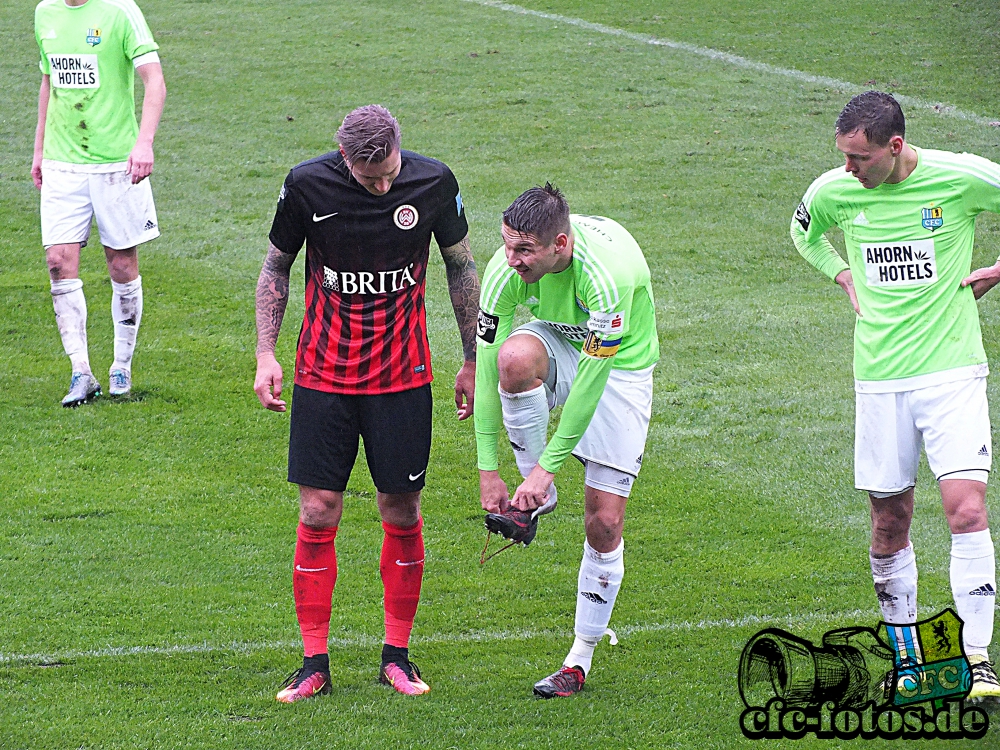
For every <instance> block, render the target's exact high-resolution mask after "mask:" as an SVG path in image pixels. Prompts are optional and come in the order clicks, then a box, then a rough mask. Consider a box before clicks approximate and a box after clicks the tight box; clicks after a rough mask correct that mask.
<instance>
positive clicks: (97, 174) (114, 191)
mask: <svg viewBox="0 0 1000 750" xmlns="http://www.w3.org/2000/svg"><path fill="white" fill-rule="evenodd" d="M91 166H93V167H95V168H96V169H105V170H106V171H92V170H91V169H89V168H90V167H91ZM112 168H113V169H112ZM41 215H42V245H44V246H45V247H50V246H52V245H63V244H70V243H74V242H79V243H80V244H81V245H86V244H87V240H88V239H89V237H90V223H91V219H93V218H94V217H95V216H96V217H97V231H98V233H99V234H100V237H101V244H102V245H104V246H105V247H109V248H112V249H114V250H125V249H127V248H130V247H135V246H136V245H141V244H142V243H143V242H148V241H149V240H152V239H155V238H156V237H159V236H160V229H159V225H158V223H157V221H156V207H155V206H154V205H153V190H152V188H151V187H150V184H149V178H148V177H147V178H146V179H145V180H143V181H142V182H140V183H139V184H137V185H133V184H132V177H131V176H130V175H129V174H128V173H127V172H125V163H121V164H98V165H79V164H64V163H62V162H52V161H49V160H45V161H43V162H42V204H41Z"/></svg>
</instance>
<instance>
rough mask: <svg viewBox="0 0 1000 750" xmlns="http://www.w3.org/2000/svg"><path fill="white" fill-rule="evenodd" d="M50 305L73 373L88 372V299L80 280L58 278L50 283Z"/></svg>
mask: <svg viewBox="0 0 1000 750" xmlns="http://www.w3.org/2000/svg"><path fill="white" fill-rule="evenodd" d="M52 307H54V308H55V311H56V325H57V326H58V327H59V336H60V337H61V338H62V343H63V349H65V350H66V355H67V356H68V357H69V361H70V362H71V363H72V365H73V372H83V373H87V374H90V355H89V354H88V353H87V299H86V297H84V296H83V282H82V281H80V279H60V280H59V281H53V282H52Z"/></svg>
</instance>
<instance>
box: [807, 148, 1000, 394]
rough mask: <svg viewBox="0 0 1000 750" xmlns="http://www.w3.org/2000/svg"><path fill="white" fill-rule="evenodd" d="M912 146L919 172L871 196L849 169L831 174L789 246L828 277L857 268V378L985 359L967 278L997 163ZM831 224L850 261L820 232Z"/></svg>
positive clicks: (999, 189) (994, 190)
mask: <svg viewBox="0 0 1000 750" xmlns="http://www.w3.org/2000/svg"><path fill="white" fill-rule="evenodd" d="M915 150H916V152H917V166H916V168H915V169H914V170H913V172H912V173H911V174H910V175H909V176H908V177H907V178H906V179H905V180H903V181H902V182H899V183H897V184H895V185H890V184H882V185H879V186H878V187H877V188H874V189H871V190H869V189H866V188H864V187H862V185H861V183H860V182H858V180H857V178H855V177H854V176H853V175H852V174H850V173H849V172H846V171H845V170H844V169H843V168H839V169H834V170H831V171H829V172H827V173H826V174H824V175H822V176H821V177H820V178H818V179H817V180H816V181H815V182H813V184H812V185H811V186H810V188H809V190H807V191H806V194H805V197H804V198H803V199H802V203H800V204H799V207H798V209H797V210H796V212H795V216H794V218H793V219H792V226H791V233H792V240H793V241H794V243H795V247H796V248H797V249H798V251H799V252H800V253H801V254H802V256H803V257H804V258H805V259H806V260H808V261H809V262H810V263H812V264H813V265H814V266H816V268H818V269H819V270H820V271H822V272H823V273H825V274H826V275H827V276H829V277H830V278H831V279H832V278H834V277H836V276H837V274H839V273H840V272H841V271H843V270H845V269H846V268H848V267H850V269H851V275H852V276H853V277H854V286H855V289H856V290H857V295H858V304H859V306H860V308H861V315H860V316H859V317H858V318H857V320H856V322H855V327H854V377H855V379H856V380H858V381H861V382H872V383H875V382H878V381H895V380H899V379H904V378H914V377H917V376H922V375H931V374H933V373H942V372H944V371H946V370H951V369H955V368H960V367H968V366H972V365H981V364H984V363H985V362H986V352H985V350H984V349H983V341H982V335H981V333H980V330H979V312H978V310H977V308H976V301H975V298H974V297H973V294H972V288H971V287H964V288H963V287H962V285H961V282H962V279H964V278H965V277H966V276H968V275H969V273H970V271H971V265H972V248H973V243H974V239H975V222H976V216H978V215H979V214H980V213H981V212H983V211H993V212H1000V166H998V165H996V164H994V163H993V162H991V161H989V160H988V159H983V158H982V157H979V156H974V155H972V154H953V153H950V152H948V151H933V150H930V149H915ZM834 225H836V226H838V227H840V228H841V229H842V230H843V232H844V238H845V242H846V246H847V261H848V262H847V263H845V262H844V260H843V259H842V258H841V257H840V255H838V253H837V251H836V250H835V249H834V247H833V245H831V244H830V242H829V240H827V239H826V237H824V236H823V233H824V232H826V231H827V230H828V229H829V228H830V227H832V226H834ZM887 385H888V384H887ZM906 386H907V384H906V383H901V384H899V387H898V388H889V390H906V389H907V388H906Z"/></svg>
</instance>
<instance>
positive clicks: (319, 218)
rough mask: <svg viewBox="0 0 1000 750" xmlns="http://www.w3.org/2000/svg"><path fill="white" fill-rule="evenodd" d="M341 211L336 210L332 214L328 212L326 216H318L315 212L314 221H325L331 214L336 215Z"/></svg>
mask: <svg viewBox="0 0 1000 750" xmlns="http://www.w3.org/2000/svg"><path fill="white" fill-rule="evenodd" d="M339 213H340V211H334V212H333V213H332V214H327V215H326V216H317V215H316V214H313V221H317V222H318V221H323V220H324V219H329V218H330V217H331V216H336V215H337V214H339Z"/></svg>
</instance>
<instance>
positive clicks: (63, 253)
mask: <svg viewBox="0 0 1000 750" xmlns="http://www.w3.org/2000/svg"><path fill="white" fill-rule="evenodd" d="M45 263H46V265H47V266H48V268H49V277H50V278H51V279H52V280H53V281H59V280H60V279H66V278H73V276H70V274H72V273H73V271H74V268H75V265H76V264H75V263H74V262H73V253H72V251H71V250H70V249H69V248H68V247H66V246H65V245H53V246H52V247H49V248H46V250H45Z"/></svg>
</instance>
